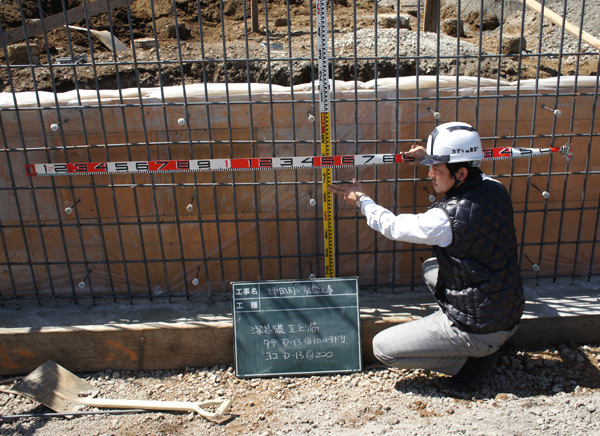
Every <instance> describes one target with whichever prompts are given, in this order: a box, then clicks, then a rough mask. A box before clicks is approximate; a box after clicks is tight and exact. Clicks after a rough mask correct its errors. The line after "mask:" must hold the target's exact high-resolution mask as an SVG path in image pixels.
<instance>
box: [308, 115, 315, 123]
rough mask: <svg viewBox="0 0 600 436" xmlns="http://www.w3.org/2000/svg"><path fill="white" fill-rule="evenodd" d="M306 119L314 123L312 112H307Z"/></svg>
mask: <svg viewBox="0 0 600 436" xmlns="http://www.w3.org/2000/svg"><path fill="white" fill-rule="evenodd" d="M308 121H309V122H311V123H314V122H315V116H314V115H313V114H310V113H309V114H308Z"/></svg>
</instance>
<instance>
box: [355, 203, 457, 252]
mask: <svg viewBox="0 0 600 436" xmlns="http://www.w3.org/2000/svg"><path fill="white" fill-rule="evenodd" d="M360 211H361V212H362V214H363V215H364V216H365V217H366V218H367V224H368V225H369V227H371V228H372V229H373V230H375V231H377V232H379V233H381V234H382V235H383V236H385V237H386V238H388V239H392V240H394V241H404V242H411V243H414V244H427V245H438V246H440V247H447V246H448V245H450V244H451V243H452V228H451V226H450V220H449V219H448V216H447V215H446V214H445V213H444V211H443V210H442V209H439V208H433V209H429V210H428V211H427V212H423V213H418V214H412V213H402V214H400V215H395V214H394V213H393V212H391V211H389V210H387V209H386V208H385V207H383V206H380V205H378V204H377V203H375V202H374V201H373V200H372V199H371V198H370V197H368V196H366V197H363V199H362V201H361V203H360Z"/></svg>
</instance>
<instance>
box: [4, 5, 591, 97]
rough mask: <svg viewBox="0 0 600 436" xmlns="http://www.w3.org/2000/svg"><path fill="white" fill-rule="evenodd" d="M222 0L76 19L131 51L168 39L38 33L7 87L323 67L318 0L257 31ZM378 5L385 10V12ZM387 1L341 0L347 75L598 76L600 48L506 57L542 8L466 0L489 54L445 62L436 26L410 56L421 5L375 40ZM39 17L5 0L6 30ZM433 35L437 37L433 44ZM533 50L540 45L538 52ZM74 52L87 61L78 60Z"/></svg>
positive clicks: (286, 74)
mask: <svg viewBox="0 0 600 436" xmlns="http://www.w3.org/2000/svg"><path fill="white" fill-rule="evenodd" d="M463 3H465V2H463ZM467 3H468V2H467ZM492 3H493V2H492ZM66 4H67V7H68V8H69V9H70V8H75V7H77V6H80V5H81V4H82V1H81V0H69V1H67V2H66ZM221 4H222V3H221V2H220V0H206V1H203V2H193V1H183V0H176V1H175V2H173V0H135V1H133V2H131V6H130V9H128V8H127V7H119V8H115V9H113V10H112V11H111V13H110V14H107V13H103V14H99V15H95V16H93V17H91V18H90V19H89V24H88V23H87V22H86V21H85V20H82V21H80V22H77V23H73V25H74V26H79V27H84V28H85V27H87V26H88V25H89V27H90V28H91V29H93V30H98V31H102V30H105V31H111V32H112V33H113V34H114V35H115V36H116V37H117V38H118V39H119V40H121V41H122V42H123V43H124V44H125V45H126V46H127V47H131V45H132V44H131V43H132V40H139V39H143V38H150V39H151V40H152V41H154V40H156V44H152V43H150V44H149V45H146V46H141V45H134V49H133V50H132V51H128V52H119V53H117V54H114V53H113V52H112V50H111V48H109V47H106V46H105V45H103V44H102V43H101V42H100V41H99V40H98V39H97V38H95V37H90V36H89V35H88V33H87V32H82V31H77V30H69V31H68V30H67V29H66V28H65V27H59V28H56V29H52V30H50V31H48V32H47V33H46V37H44V35H36V36H32V37H31V38H30V39H29V41H30V49H29V51H28V52H27V54H26V56H25V61H23V62H20V63H19V62H17V63H18V64H20V65H19V66H18V67H17V66H15V65H14V64H15V62H14V61H11V65H12V66H13V67H12V68H10V70H7V69H2V70H0V90H2V91H17V92H18V91H28V90H34V89H37V90H38V91H42V90H44V91H58V92H64V91H68V90H72V89H76V88H79V89H96V88H97V87H99V88H101V89H116V88H128V87H137V86H141V87H154V86H161V85H162V86H170V85H180V84H182V83H185V84H190V83H201V82H225V81H227V82H230V83H233V82H238V83H246V82H258V83H267V82H270V83H273V84H277V85H283V86H290V85H296V84H300V83H306V82H310V81H312V80H313V78H314V77H313V75H314V71H315V69H316V63H315V62H312V61H311V59H315V58H316V56H317V54H316V46H317V42H316V28H315V26H316V18H315V17H314V11H313V10H312V9H311V6H312V5H313V4H314V2H310V1H309V0H292V1H289V0H287V1H286V0H271V1H267V2H266V3H263V2H259V5H258V7H259V27H260V31H259V32H252V20H251V17H250V14H249V10H248V11H245V10H244V8H243V6H244V3H242V2H234V1H226V2H223V5H224V6H223V7H222V8H221ZM376 4H377V5H378V6H377V7H378V10H377V11H375V10H374V8H375V5H376ZM383 4H384V2H383V1H381V2H357V4H356V5H354V4H352V3H349V2H348V1H347V0H335V1H334V14H333V16H330V17H329V18H330V20H329V21H330V22H329V28H330V29H333V30H334V32H333V36H332V38H331V40H333V41H334V43H333V44H331V45H330V47H331V46H334V47H336V45H335V40H336V39H340V40H341V39H345V40H347V39H353V38H355V35H356V37H357V38H358V40H357V41H352V43H351V44H350V45H351V47H349V46H347V47H346V48H347V49H348V50H347V52H346V51H344V52H343V53H340V52H335V51H334V52H333V55H332V56H331V57H332V59H335V61H334V62H332V63H333V64H334V66H333V71H334V77H335V79H338V80H355V79H357V80H360V81H368V80H372V79H373V78H375V76H376V75H377V77H380V78H381V77H395V76H396V75H398V74H399V75H401V76H410V75H415V74H417V73H419V74H422V75H429V74H440V75H456V74H460V75H470V76H477V75H481V76H482V77H489V78H494V79H497V78H501V79H505V80H516V79H517V78H519V77H520V78H523V79H527V78H535V77H538V76H539V77H549V76H555V75H557V74H559V71H560V74H580V75H588V74H592V75H595V74H596V72H597V56H596V57H594V56H588V57H586V56H584V57H581V56H571V57H568V58H565V59H557V57H556V56H548V57H539V58H538V57H535V56H531V57H520V56H512V55H506V54H502V55H500V54H501V50H502V49H501V48H500V47H499V46H498V45H499V41H500V30H501V29H502V32H503V33H502V37H503V38H504V41H506V40H507V39H509V38H510V37H520V36H521V29H522V28H525V29H526V30H525V32H523V36H524V37H525V40H524V41H523V42H524V43H526V46H527V47H529V48H530V47H537V46H539V45H540V44H539V33H540V32H539V23H536V22H535V17H536V16H535V14H534V13H533V12H528V13H527V17H528V18H527V20H526V21H525V26H523V25H522V20H521V15H522V14H521V13H520V12H519V11H517V12H515V13H513V14H512V15H510V16H508V15H504V16H505V20H504V21H505V23H503V24H504V25H503V26H501V27H498V26H499V25H500V23H499V20H498V16H497V15H495V13H494V11H489V12H485V11H484V14H483V16H480V12H479V11H478V10H467V8H466V6H463V9H461V16H462V17H463V27H462V33H461V34H460V35H456V36H458V37H459V38H460V45H461V51H462V47H463V46H467V45H470V46H473V47H476V48H477V50H479V49H481V52H482V55H483V57H482V56H478V55H473V56H468V57H466V58H463V59H461V60H460V62H457V59H456V58H440V57H439V56H437V48H436V44H435V34H431V33H425V32H420V33H419V38H420V39H421V40H422V41H423V44H421V48H420V50H419V51H418V52H415V53H405V52H401V50H402V49H403V46H404V45H405V43H406V41H407V40H408V39H410V38H413V39H414V38H416V34H417V32H416V30H417V29H418V27H419V23H418V22H417V19H416V18H415V16H416V15H417V14H416V11H411V10H409V9H402V15H403V17H404V18H405V19H406V22H407V23H408V25H409V27H410V29H409V30H407V32H408V33H409V34H412V36H411V35H409V34H406V36H405V37H404V38H405V39H399V40H394V39H393V38H394V37H393V35H392V37H391V38H387V39H386V40H385V42H384V43H383V44H379V45H378V46H377V47H374V46H373V43H372V42H373V41H374V40H375V31H376V32H377V34H378V35H380V36H379V37H380V38H382V37H384V36H385V35H384V33H385V31H388V30H393V29H387V28H386V26H388V25H389V24H387V23H389V22H390V20H391V22H392V23H393V22H394V20H393V19H394V18H395V17H396V15H397V13H396V12H395V11H394V9H393V3H391V4H390V6H387V7H386V6H383ZM174 5H175V10H174ZM288 5H289V7H288ZM477 5H479V2H477ZM249 7H250V6H249V2H248V3H247V8H248V9H249ZM199 8H200V9H199ZM265 8H266V11H265ZM41 9H42V11H41V13H42V14H43V15H44V16H46V17H49V16H52V15H55V14H62V13H63V11H62V2H56V1H51V0H43V1H41ZM586 11H587V9H586ZM175 13H176V15H175ZM411 14H412V15H411ZM457 16H458V9H457V5H455V4H453V3H452V2H447V3H444V6H443V10H442V11H441V18H442V24H443V25H447V23H446V22H447V21H450V22H451V21H452V20H453V19H454V20H456V17H457ZM39 17H40V8H39V7H38V1H37V0H22V1H19V0H5V1H4V2H3V5H2V8H0V20H1V21H2V23H3V27H4V30H5V31H6V30H9V29H12V28H16V27H19V26H22V24H23V21H25V22H32V21H34V20H39ZM265 17H267V18H268V19H265ZM531 17H533V18H531ZM200 18H201V19H200ZM376 21H377V23H376ZM528 29H530V30H528ZM366 30H370V31H371V32H366ZM400 30H402V31H404V30H405V29H400ZM558 30H559V27H558V26H555V25H550V26H549V28H548V29H546V30H545V33H544V35H546V36H544V38H546V39H545V40H544V41H543V44H542V46H544V47H545V46H550V47H553V48H554V49H555V50H556V49H557V48H556V44H554V45H552V44H551V43H550V42H548V41H549V40H550V39H552V40H557V41H560V40H561V38H560V37H561V32H559V31H558ZM361 35H364V36H361ZM441 37H442V38H443V39H446V38H452V40H453V42H449V43H448V44H450V45H452V44H454V45H455V46H456V37H450V36H447V35H445V34H443V33H442V35H441ZM365 38H366V39H365ZM428 39H432V41H433V42H432V43H431V44H429V43H428V42H427V40H428ZM571 39H574V37H571ZM390 40H391V42H390ZM396 47H398V48H397V49H396ZM518 47H519V46H518V44H517V48H518ZM558 48H560V47H558ZM32 50H34V51H37V53H39V61H37V57H38V56H35V59H36V61H37V65H36V66H35V68H32V67H31V66H29V65H28V64H29V63H30V62H29V59H31V58H30V57H29V56H30V53H29V52H31V51H32ZM334 50H335V48H334ZM535 50H536V49H533V52H534V51H535ZM529 53H532V50H531V49H529ZM488 55H489V56H488ZM0 58H2V59H1V61H2V62H3V63H6V59H5V53H0ZM72 59H75V60H77V63H75V64H73V63H72V61H70V60H72ZM65 60H66V61H65ZM65 62H66V63H65ZM33 63H36V62H33ZM48 64H51V65H52V67H49V66H48ZM9 75H10V78H12V87H11V80H10V78H9ZM33 85H35V86H33Z"/></svg>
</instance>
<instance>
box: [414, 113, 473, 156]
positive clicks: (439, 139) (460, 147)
mask: <svg viewBox="0 0 600 436" xmlns="http://www.w3.org/2000/svg"><path fill="white" fill-rule="evenodd" d="M482 159H483V150H482V148H481V139H479V134H478V133H477V131H476V130H475V129H474V128H473V127H472V126H470V125H469V124H467V123H461V122H458V121H454V122H451V123H444V124H440V125H439V126H437V127H436V128H435V129H434V130H433V132H431V135H429V139H428V140H427V155H426V156H425V157H424V158H423V159H421V160H420V163H422V164H423V165H435V164H439V163H455V162H470V163H471V165H473V166H479V164H480V163H481V160H482Z"/></svg>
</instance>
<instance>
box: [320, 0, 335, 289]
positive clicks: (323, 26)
mask: <svg viewBox="0 0 600 436" xmlns="http://www.w3.org/2000/svg"><path fill="white" fill-rule="evenodd" d="M316 7H317V36H318V42H317V49H318V53H319V109H320V113H321V156H331V117H330V110H329V57H328V49H327V0H317V5H316ZM322 178H323V181H322V189H323V236H324V238H325V277H335V256H334V248H335V230H334V225H333V194H332V193H331V192H329V191H328V190H327V189H328V188H329V187H330V186H331V184H332V182H333V180H332V175H331V168H323V176H322Z"/></svg>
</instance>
